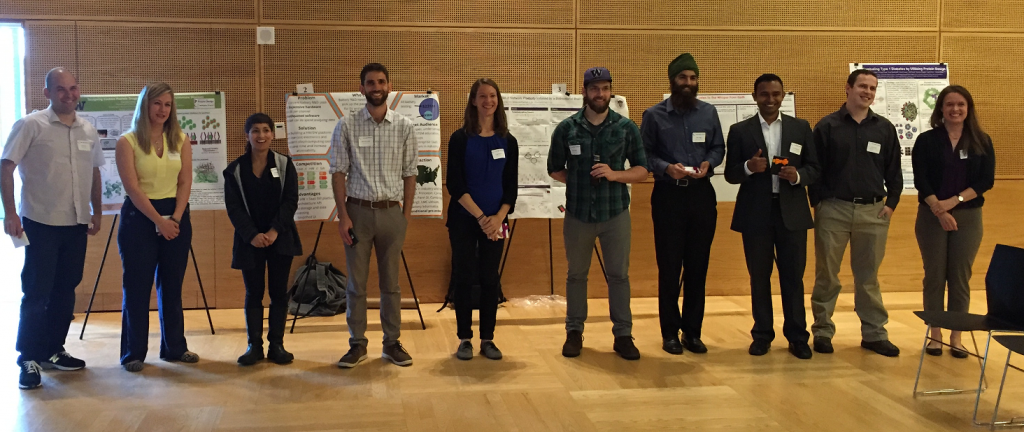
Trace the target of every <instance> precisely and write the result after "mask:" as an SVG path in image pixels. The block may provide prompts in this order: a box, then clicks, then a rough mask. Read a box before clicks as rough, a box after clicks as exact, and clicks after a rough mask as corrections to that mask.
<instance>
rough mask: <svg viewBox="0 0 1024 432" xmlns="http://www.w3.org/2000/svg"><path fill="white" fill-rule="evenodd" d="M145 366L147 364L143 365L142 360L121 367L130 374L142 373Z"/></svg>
mask: <svg viewBox="0 0 1024 432" xmlns="http://www.w3.org/2000/svg"><path fill="white" fill-rule="evenodd" d="M144 366H145V363H142V360H132V361H130V362H128V363H125V364H123V365H121V367H123V368H124V370H126V371H128V372H142V368H143V367H144Z"/></svg>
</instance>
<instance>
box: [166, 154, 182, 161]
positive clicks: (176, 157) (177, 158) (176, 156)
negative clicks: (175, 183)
mask: <svg viewBox="0 0 1024 432" xmlns="http://www.w3.org/2000/svg"><path fill="white" fill-rule="evenodd" d="M167 158H168V159H170V160H172V161H180V160H181V153H170V152H169V153H167Z"/></svg>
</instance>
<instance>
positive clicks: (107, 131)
mask: <svg viewBox="0 0 1024 432" xmlns="http://www.w3.org/2000/svg"><path fill="white" fill-rule="evenodd" d="M138 98H139V96H138V95H134V94H124V95H82V97H81V99H79V101H78V108H77V110H76V111H77V114H78V116H79V118H81V119H82V120H85V121H88V122H89V123H91V124H92V125H93V126H94V127H96V131H97V132H98V133H99V136H100V145H101V146H103V155H104V156H105V157H106V159H107V164H106V165H104V166H102V167H101V168H100V178H101V180H102V182H103V185H102V186H101V192H102V193H103V214H117V213H118V212H120V210H121V204H123V203H124V200H125V198H126V197H127V196H128V194H127V192H125V190H124V185H123V184H122V183H121V176H120V175H118V173H117V162H116V160H115V156H114V151H115V149H116V147H117V139H118V138H119V137H120V136H121V135H122V134H124V133H125V132H127V131H129V130H131V128H132V117H133V116H134V114H135V105H136V102H137V101H138ZM174 103H175V108H176V109H177V114H178V118H177V120H178V123H179V124H180V125H181V130H182V131H183V132H184V133H185V135H186V136H187V137H188V140H189V143H190V145H191V146H192V193H191V195H190V196H189V206H190V208H191V209H192V210H218V209H223V208H224V179H223V177H222V176H221V172H222V171H224V168H226V167H227V145H226V143H225V137H226V136H227V133H226V132H225V125H226V123H227V121H226V114H225V113H226V110H225V108H224V93H222V92H203V93H176V94H175V95H174Z"/></svg>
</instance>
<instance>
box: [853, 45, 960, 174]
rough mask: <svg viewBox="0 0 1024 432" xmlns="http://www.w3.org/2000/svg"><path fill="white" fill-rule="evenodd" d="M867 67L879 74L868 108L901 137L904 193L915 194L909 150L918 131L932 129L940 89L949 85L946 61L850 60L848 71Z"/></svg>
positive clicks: (911, 149) (911, 148)
mask: <svg viewBox="0 0 1024 432" xmlns="http://www.w3.org/2000/svg"><path fill="white" fill-rule="evenodd" d="M857 69H867V70H870V71H873V72H874V73H876V74H878V88H877V90H876V91H875V102H874V103H873V104H871V110H872V111H874V112H875V113H876V114H878V115H881V116H883V117H885V118H887V119H889V121H891V122H892V124H893V126H896V133H897V134H898V135H899V137H900V147H901V148H902V152H901V154H902V157H901V158H900V166H901V167H902V169H903V193H910V194H916V193H917V189H915V188H914V168H913V165H912V163H911V152H912V151H913V149H914V141H915V140H917V137H918V135H921V133H923V132H924V131H927V130H929V129H931V128H932V127H931V123H930V121H929V120H930V118H931V115H932V111H934V110H935V109H936V108H937V107H936V106H935V102H936V100H937V99H938V96H939V92H941V91H942V89H944V88H946V86H948V85H949V66H948V65H946V64H945V63H850V72H853V71H855V70H857Z"/></svg>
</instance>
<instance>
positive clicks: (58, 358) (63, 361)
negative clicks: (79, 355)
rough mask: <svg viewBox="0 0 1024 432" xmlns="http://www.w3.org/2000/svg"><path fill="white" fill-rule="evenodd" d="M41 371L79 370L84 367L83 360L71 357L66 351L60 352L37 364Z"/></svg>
mask: <svg viewBox="0 0 1024 432" xmlns="http://www.w3.org/2000/svg"><path fill="white" fill-rule="evenodd" d="M39 366H42V367H43V369H57V370H62V371H73V370H79V369H82V368H84V367H85V360H80V359H76V358H74V357H71V354H68V352H67V351H61V352H59V353H57V354H54V355H52V356H50V358H49V359H47V360H43V361H41V362H39Z"/></svg>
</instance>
